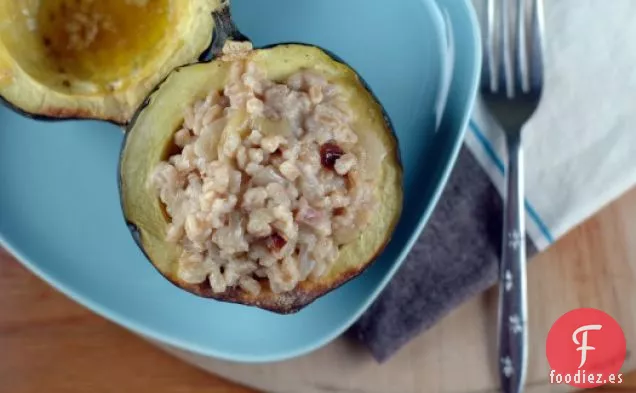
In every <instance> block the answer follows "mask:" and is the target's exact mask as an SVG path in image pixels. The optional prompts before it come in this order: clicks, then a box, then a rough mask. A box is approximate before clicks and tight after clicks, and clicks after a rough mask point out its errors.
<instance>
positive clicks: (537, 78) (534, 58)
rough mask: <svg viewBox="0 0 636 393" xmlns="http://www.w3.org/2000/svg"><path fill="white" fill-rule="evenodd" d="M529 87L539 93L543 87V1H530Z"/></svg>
mask: <svg viewBox="0 0 636 393" xmlns="http://www.w3.org/2000/svg"><path fill="white" fill-rule="evenodd" d="M530 34H531V37H530V75H529V79H530V81H529V82H530V87H531V88H532V89H533V90H535V91H537V92H539V93H540V92H541V90H542V86H543V56H544V55H543V54H544V21H543V0H532V22H531V29H530Z"/></svg>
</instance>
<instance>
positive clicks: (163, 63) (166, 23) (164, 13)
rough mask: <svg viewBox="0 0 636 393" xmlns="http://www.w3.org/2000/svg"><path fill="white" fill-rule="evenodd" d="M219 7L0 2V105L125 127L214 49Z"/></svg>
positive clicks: (120, 0) (201, 3)
mask: <svg viewBox="0 0 636 393" xmlns="http://www.w3.org/2000/svg"><path fill="white" fill-rule="evenodd" d="M219 2H220V0H46V1H22V0H4V1H2V2H0V21H2V23H1V24H0V98H1V99H2V101H4V102H5V103H6V104H8V105H9V106H11V107H12V108H13V109H15V110H17V111H18V112H21V113H22V114H25V115H27V116H31V117H35V118H42V119H69V118H79V119H99V120H107V121H110V122H113V123H116V124H124V123H126V122H127V121H128V120H129V119H130V118H131V117H132V115H133V114H134V112H135V111H136V109H137V108H138V107H139V106H140V105H141V103H142V102H143V100H144V99H145V98H146V97H147V96H148V94H149V93H150V91H152V89H153V88H154V87H155V86H156V85H157V83H159V82H160V81H161V80H162V79H163V78H164V77H165V76H166V75H167V74H168V73H169V72H170V71H172V70H173V69H174V68H176V67H178V66H181V65H184V64H188V63H192V62H195V61H197V60H198V59H199V57H200V55H201V54H202V53H204V52H205V51H206V49H207V48H209V45H210V42H211V36H212V31H213V19H212V18H211V16H210V15H211V13H212V11H213V10H215V9H216V8H217V7H218V6H219Z"/></svg>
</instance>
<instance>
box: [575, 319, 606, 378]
mask: <svg viewBox="0 0 636 393" xmlns="http://www.w3.org/2000/svg"><path fill="white" fill-rule="evenodd" d="M602 327H603V326H602V325H585V326H581V327H580V328H578V329H576V330H575V331H574V333H573V334H572V341H574V344H576V345H580V347H578V348H577V349H576V350H577V351H581V364H579V368H581V367H583V365H584V364H585V361H586V360H587V351H593V350H595V349H596V348H594V347H590V346H588V345H587V332H588V331H590V330H601V328H602ZM581 332H583V334H582V336H583V339H582V340H581V342H579V340H578V339H577V337H576V336H577V335H578V334H579V333H581Z"/></svg>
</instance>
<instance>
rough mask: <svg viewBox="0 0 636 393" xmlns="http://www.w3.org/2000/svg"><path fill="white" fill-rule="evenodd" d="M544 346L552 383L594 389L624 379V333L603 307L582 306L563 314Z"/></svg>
mask: <svg viewBox="0 0 636 393" xmlns="http://www.w3.org/2000/svg"><path fill="white" fill-rule="evenodd" d="M545 349H546V355H547V357H548V363H550V368H551V370H550V383H555V384H568V385H571V386H574V387H577V388H593V387H597V386H601V385H605V384H611V383H614V384H616V383H621V382H622V375H621V374H620V368H621V367H622V366H623V363H624V362H625V355H626V351H627V345H626V343H625V334H624V333H623V329H621V327H620V325H619V324H618V322H616V320H614V318H612V317H611V316H609V315H608V314H607V313H605V312H603V311H601V310H597V309H594V308H580V309H576V310H573V311H570V312H568V313H566V314H564V315H563V316H562V317H561V318H559V319H557V321H556V322H555V323H554V325H552V328H551V329H550V332H549V333H548V339H547V342H546V348H545Z"/></svg>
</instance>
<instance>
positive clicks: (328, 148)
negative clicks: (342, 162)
mask: <svg viewBox="0 0 636 393" xmlns="http://www.w3.org/2000/svg"><path fill="white" fill-rule="evenodd" d="M343 155H344V151H342V149H341V148H340V146H338V145H336V144H335V143H332V142H327V143H325V144H324V145H322V146H320V163H321V164H322V166H324V167H325V168H327V169H333V167H334V166H335V165H336V161H337V160H338V158H340V157H342V156H343Z"/></svg>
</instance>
